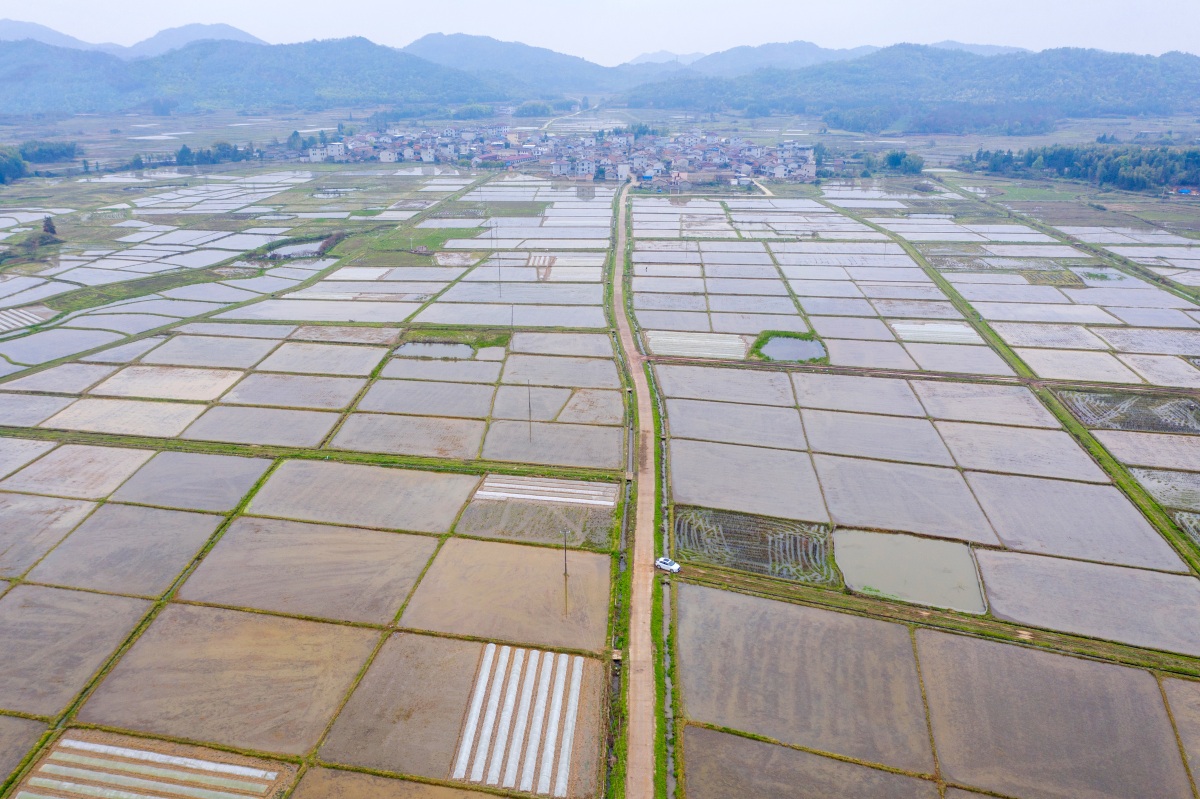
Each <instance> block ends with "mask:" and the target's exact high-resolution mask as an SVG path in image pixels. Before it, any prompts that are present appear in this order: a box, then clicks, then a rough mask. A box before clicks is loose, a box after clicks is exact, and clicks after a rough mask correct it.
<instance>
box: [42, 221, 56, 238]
mask: <svg viewBox="0 0 1200 799" xmlns="http://www.w3.org/2000/svg"><path fill="white" fill-rule="evenodd" d="M42 232H43V233H45V234H46V235H48V236H57V235H58V228H56V227H55V226H54V220H53V219H51V218H50V217H46V218H45V219H43V220H42Z"/></svg>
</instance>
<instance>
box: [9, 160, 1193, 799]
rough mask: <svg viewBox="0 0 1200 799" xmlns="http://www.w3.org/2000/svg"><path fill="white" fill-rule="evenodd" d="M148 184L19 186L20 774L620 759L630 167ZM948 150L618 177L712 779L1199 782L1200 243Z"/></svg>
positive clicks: (680, 760)
mask: <svg viewBox="0 0 1200 799" xmlns="http://www.w3.org/2000/svg"><path fill="white" fill-rule="evenodd" d="M131 180H132V181H133V182H121V183H116V182H113V181H111V180H108V181H105V180H101V181H99V182H73V183H65V182H64V183H60V184H57V186H55V187H54V191H52V192H51V195H52V196H55V200H54V202H53V205H54V206H55V207H54V208H49V207H48V205H49V204H48V202H47V201H46V200H45V192H43V194H42V199H39V200H38V201H37V202H36V203H35V202H33V201H31V200H27V199H23V198H22V197H20V196H19V195H15V194H11V192H13V191H19V190H20V189H19V186H18V188H16V189H6V194H5V197H4V199H3V200H2V201H0V218H3V219H10V218H11V219H12V220H13V224H12V225H9V226H8V227H6V228H5V229H4V231H0V235H3V233H4V232H5V231H7V230H9V229H11V228H12V227H14V226H19V225H22V224H31V223H33V222H35V221H37V220H40V219H41V218H42V216H45V215H46V214H47V213H50V214H51V215H53V216H54V218H55V220H56V224H58V226H59V229H60V234H61V235H62V236H63V238H64V239H65V241H66V243H65V244H64V245H63V246H62V247H61V248H59V250H58V252H57V253H56V254H55V255H54V256H53V257H48V258H47V259H45V260H44V261H38V262H31V263H28V264H21V265H19V266H18V267H17V268H12V269H6V270H5V271H3V272H0V324H4V325H7V327H6V328H5V329H4V330H3V331H0V373H2V374H0V642H2V644H3V645H0V786H2V785H4V783H5V781H7V783H8V784H7V786H6V787H3V788H0V792H4V795H5V796H10V795H11V796H24V797H52V799H74V797H79V796H100V795H103V796H118V795H120V796H128V795H138V796H158V795H165V796H177V795H178V796H192V797H195V796H213V795H218V796H221V797H224V796H246V795H254V796H271V797H283V796H284V795H291V796H296V797H300V798H301V799H324V798H325V797H359V796H361V797H385V799H390V798H391V797H396V798H397V799H400V798H401V797H403V798H405V799H409V798H411V797H428V798H429V799H467V797H472V796H483V795H488V794H485V793H483V792H481V791H480V790H475V789H484V790H486V791H488V792H490V793H491V794H492V795H495V794H499V795H514V796H528V795H541V796H571V797H596V796H601V795H606V794H607V793H608V792H610V788H609V785H608V779H609V776H608V775H609V771H608V769H609V767H610V765H611V761H610V757H609V752H608V750H607V745H608V743H609V741H610V739H611V738H612V737H613V736H618V738H617V739H618V740H619V735H620V733H621V730H619V729H616V728H613V727H612V723H613V719H614V718H617V719H619V718H620V717H621V715H622V713H623V709H622V708H616V712H614V713H610V709H611V707H610V706H611V705H612V703H613V702H620V698H619V697H620V695H621V694H620V693H619V692H618V693H616V694H614V692H613V687H614V684H615V685H619V684H620V682H619V680H618V681H617V682H616V683H614V680H613V677H614V675H615V674H619V669H616V668H614V666H613V665H612V663H613V655H614V654H615V653H614V650H621V649H623V648H624V646H625V643H624V640H625V634H624V624H625V623H626V620H625V616H624V613H625V611H624V608H623V607H622V605H623V604H624V598H623V597H624V594H623V593H622V592H623V591H624V590H625V589H624V588H623V585H624V580H625V579H626V578H627V572H626V571H625V569H626V568H627V566H628V563H627V561H626V560H625V558H624V554H623V552H621V551H619V550H620V549H621V547H622V546H623V545H624V544H626V543H627V542H626V541H625V540H624V538H623V537H622V536H621V535H620V531H621V529H622V516H623V514H624V513H625V504H626V503H625V499H626V497H627V493H626V487H625V483H624V482H623V481H622V478H623V477H625V473H626V470H627V469H630V468H632V467H631V466H630V463H631V454H632V451H633V450H632V446H633V445H634V444H635V442H632V441H631V440H630V434H629V427H630V423H631V419H632V418H633V411H634V408H632V407H631V404H630V400H629V399H628V397H627V394H628V391H627V385H628V376H627V374H626V373H625V366H624V363H625V358H623V357H622V356H621V353H620V352H619V351H618V350H617V349H616V348H615V337H614V336H613V331H612V327H613V325H614V321H615V320H616V319H617V318H618V317H617V315H618V314H622V313H625V309H623V308H619V307H613V306H612V305H611V303H609V302H608V300H607V297H608V296H609V292H608V290H607V289H608V287H607V286H606V281H608V280H610V279H611V277H612V272H610V271H609V269H610V264H611V263H612V262H613V260H614V252H613V249H614V244H615V241H616V239H615V237H614V223H615V222H616V214H615V204H614V203H615V198H616V189H615V188H614V185H613V184H596V185H592V184H580V183H569V182H559V181H550V180H547V179H544V178H542V177H537V176H533V175H521V174H515V173H506V174H501V175H487V174H472V173H467V172H464V171H462V170H458V169H454V168H450V167H442V166H422V167H414V166H404V165H397V166H395V167H392V166H385V165H375V166H366V167H364V166H363V165H356V166H354V167H335V166H326V165H312V166H311V168H309V169H306V170H305V171H283V170H280V169H277V168H276V169H251V170H238V171H235V172H231V173H230V174H226V175H207V176H198V175H192V174H180V173H173V172H172V173H146V174H144V175H140V176H137V177H133V178H131ZM911 183H912V181H909V184H911ZM956 186H957V184H956V183H955V181H954V180H952V179H947V180H946V183H945V185H942V186H939V187H936V188H935V189H934V190H933V191H932V192H930V191H925V190H914V189H912V187H911V185H908V184H906V185H904V186H901V185H892V184H890V183H887V182H882V183H879V184H874V183H872V184H863V185H859V186H848V185H846V186H844V185H825V186H823V187H821V190H820V191H819V192H818V191H816V190H812V191H809V190H807V188H806V189H805V192H806V194H807V196H804V197H798V196H791V197H788V196H762V195H757V196H747V195H741V196H736V197H735V196H730V197H714V196H696V197H645V196H637V197H635V198H634V199H633V200H631V201H630V204H629V218H630V219H631V221H632V230H633V241H632V244H631V247H630V253H631V257H630V259H629V263H627V264H625V270H626V271H625V280H626V283H625V286H626V296H627V297H628V301H629V318H630V319H631V321H632V322H633V323H634V325H635V330H636V331H637V332H638V333H640V334H641V335H640V339H639V340H640V343H641V344H642V345H643V346H644V348H645V351H644V357H645V359H646V361H647V362H648V363H649V366H650V374H651V375H652V377H653V381H654V382H653V388H654V390H655V392H656V393H657V397H656V401H657V402H659V403H660V411H661V424H662V429H661V432H662V434H663V447H662V453H663V459H662V461H661V464H660V466H661V468H662V470H663V476H664V477H665V479H666V482H665V493H664V496H663V501H664V502H665V503H666V522H667V532H668V534H669V543H670V550H669V554H672V555H674V556H675V557H677V558H678V559H679V560H680V561H681V562H682V563H683V564H684V569H683V572H682V574H681V575H680V576H679V577H677V578H673V580H672V581H673V583H674V586H673V587H672V588H671V589H669V590H670V595H671V600H672V601H671V608H672V610H671V613H669V614H668V615H667V622H668V624H669V625H670V626H671V632H672V633H673V635H674V637H673V638H672V639H671V641H672V648H671V649H670V650H669V652H670V654H671V660H670V663H669V667H668V669H667V670H666V673H667V674H668V675H669V676H670V680H671V684H672V690H673V692H674V693H673V696H674V698H675V700H676V701H677V703H678V704H677V707H676V710H677V713H676V715H675V717H674V721H673V723H674V729H673V737H672V739H671V746H672V751H673V755H674V759H673V761H672V762H673V764H674V765H675V769H676V773H675V775H674V776H675V777H676V778H677V784H675V786H674V788H675V792H676V793H675V795H676V796H679V797H682V796H685V795H686V796H696V797H710V796H711V797H725V796H729V795H731V794H734V793H739V794H745V795H746V796H748V797H759V796H761V797H774V796H781V795H789V796H792V795H794V796H812V797H826V796H830V795H842V794H846V795H851V794H852V795H855V796H862V797H930V798H931V799H933V797H939V796H945V797H956V798H957V799H965V798H968V797H972V796H982V795H989V796H1003V797H1010V798H1012V797H1016V798H1017V799H1030V798H1035V799H1040V798H1041V797H1062V796H1088V797H1127V796H1137V795H1155V796H1159V795H1161V796H1164V797H1166V796H1171V797H1173V796H1189V795H1191V793H1190V792H1191V791H1192V788H1191V785H1192V783H1191V782H1190V781H1189V780H1192V779H1194V769H1195V767H1196V762H1197V761H1196V758H1200V689H1198V688H1197V685H1200V683H1197V682H1196V681H1195V680H1194V679H1192V677H1194V676H1195V675H1197V674H1200V625H1198V624H1197V622H1196V619H1197V618H1200V612H1198V611H1200V583H1197V578H1196V573H1197V572H1196V564H1197V563H1200V558H1198V557H1197V552H1198V551H1200V550H1198V547H1200V499H1198V498H1197V497H1198V496H1200V479H1196V478H1197V476H1198V475H1200V469H1198V467H1197V466H1196V464H1197V463H1200V447H1197V446H1196V442H1198V441H1200V421H1198V417H1197V416H1196V412H1197V408H1198V407H1200V406H1198V405H1197V403H1196V400H1197V397H1196V393H1195V392H1196V389H1197V388H1198V387H1200V386H1198V385H1197V382H1196V375H1200V344H1198V343H1197V341H1196V340H1195V336H1196V335H1197V333H1196V331H1200V305H1197V304H1196V303H1195V302H1194V298H1193V297H1192V295H1189V294H1188V290H1189V288H1188V287H1189V286H1192V285H1194V283H1192V282H1189V281H1191V276H1192V273H1193V272H1195V273H1197V274H1200V271H1198V270H1195V269H1194V267H1195V265H1196V264H1197V263H1200V258H1194V257H1193V244H1194V243H1195V242H1196V241H1197V240H1196V239H1195V238H1193V237H1191V236H1190V235H1188V229H1185V228H1184V227H1181V226H1178V225H1176V226H1174V227H1172V226H1171V225H1165V224H1163V225H1154V224H1151V223H1150V222H1149V221H1146V220H1142V221H1138V222H1128V221H1122V220H1121V219H1119V218H1117V216H1118V215H1117V214H1115V213H1108V212H1105V213H1103V214H1101V213H1100V212H1097V211H1094V209H1090V207H1089V206H1086V205H1081V206H1080V208H1081V209H1089V210H1087V211H1086V213H1085V212H1084V210H1080V211H1079V213H1078V214H1076V215H1073V216H1072V215H1063V216H1059V217H1055V218H1051V219H1047V218H1043V216H1037V215H1033V216H1032V217H1028V218H1027V217H1022V216H1017V217H1015V218H1010V217H1009V216H1008V215H1007V214H1008V212H1007V210H1005V209H1002V208H998V207H996V206H993V205H988V204H986V203H985V201H984V200H983V199H980V197H982V196H983V195H976V194H975V193H973V192H967V193H965V194H958V193H955V191H954V189H955V187H956ZM778 188H779V189H780V195H783V194H784V193H785V189H787V187H778ZM58 195H61V196H58ZM987 196H988V197H991V196H992V194H991V192H990V190H989V193H988V194H987ZM20 214H24V215H25V216H19V215H20ZM31 214H32V215H36V219H35V218H34V217H33V216H30V215H31ZM1089 214H1091V216H1089ZM26 217H28V219H26ZM0 221H2V220H0ZM1047 221H1049V223H1050V224H1051V227H1047V226H1046V223H1047ZM5 224H6V223H5ZM339 231H340V232H344V233H345V234H346V237H345V238H344V239H343V238H341V237H337V238H335V239H333V240H330V236H332V235H333V234H334V233H337V232H339ZM327 240H328V241H329V246H328V247H322V246H321V242H323V241H327ZM0 246H3V245H2V244H0ZM270 248H281V252H279V253H277V255H278V256H280V257H277V258H268V257H265V256H266V255H267V250H268V249H270ZM1196 252H1200V250H1197V251H1196ZM617 263H618V264H620V263H621V262H620V261H619V260H618V261H617ZM1139 269H1140V270H1144V271H1139ZM1156 278H1158V279H1162V280H1165V281H1166V282H1156ZM158 280H162V281H164V282H154V281H158ZM141 281H145V282H141ZM780 334H783V335H780ZM787 336H790V337H791V338H789V337H787ZM772 337H774V338H772ZM781 343H782V344H787V345H791V346H794V347H799V346H801V345H803V347H805V348H811V351H812V352H816V353H820V352H823V353H825V357H824V358H821V357H819V356H818V357H817V359H816V360H812V359H809V361H810V362H808V363H800V361H803V360H805V359H802V358H794V359H793V358H791V357H790V351H789V352H785V353H783V355H785V356H789V357H786V358H781V359H780V360H779V361H778V362H776V363H762V362H758V363H756V361H761V360H763V358H762V357H760V355H759V353H763V355H764V356H765V358H767V359H771V358H772V352H775V350H776V349H777V345H779V344H781ZM772 344H774V345H776V346H772ZM817 348H820V349H819V350H818V349H817ZM806 351H808V350H806ZM634 368H641V365H640V364H635V365H634ZM642 412H643V413H648V412H649V411H648V410H647V409H642ZM639 489H640V490H652V488H651V487H648V486H640V487H639ZM630 529H631V530H632V529H633V526H632V522H630ZM735 587H737V588H739V590H733V589H734V588H735ZM741 590H750V591H757V592H758V593H759V594H761V595H769V596H774V597H776V599H766V598H762V596H752V595H751V594H750V593H741V592H740V591H741ZM781 599H799V600H802V601H803V602H804V603H805V604H793V603H791V602H787V601H780V600H781ZM846 603H850V604H849V605H847V604H846ZM847 607H851V608H852V609H853V610H854V612H853V613H847V612H844V611H845V609H846V608H847ZM618 608H619V609H620V610H619V612H614V609H618ZM1049 635H1054V636H1057V637H1056V638H1054V639H1053V640H1055V641H1057V642H1058V643H1057V644H1055V648H1054V650H1053V651H1051V650H1048V649H1046V648H1044V646H1034V644H1044V641H1045V640H1046V636H1049ZM997 637H999V638H1000V639H1002V640H996V638H997ZM1072 652H1076V653H1078V652H1084V653H1086V654H1088V655H1089V657H1088V658H1087V659H1083V658H1080V657H1076V656H1072V654H1071V653H1072ZM660 723H662V724H665V723H666V719H662V720H660ZM622 754H623V753H621V752H619V751H618V752H616V753H615V756H616V757H618V758H619V757H621V756H622ZM367 772H370V773H367ZM616 773H619V772H616ZM1189 774H1190V775H1192V776H1189ZM1147 786H1153V787H1152V788H1148V787H1147Z"/></svg>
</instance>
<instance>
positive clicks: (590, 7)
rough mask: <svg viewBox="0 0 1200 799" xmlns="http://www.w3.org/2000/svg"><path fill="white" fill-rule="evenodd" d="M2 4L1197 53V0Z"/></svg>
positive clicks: (128, 25)
mask: <svg viewBox="0 0 1200 799" xmlns="http://www.w3.org/2000/svg"><path fill="white" fill-rule="evenodd" d="M0 17H9V18H13V19H24V20H28V21H30V22H40V23H41V24H43V25H49V26H50V27H52V28H55V29H57V30H60V31H62V32H64V33H69V34H71V35H72V36H77V37H78V38H80V39H84V40H86V41H93V42H96V41H107V42H116V43H118V44H126V45H127V44H133V43H134V42H136V41H139V40H141V39H144V38H146V37H148V36H151V35H153V34H154V33H156V32H157V31H159V30H161V29H162V28H168V27H174V26H177V25H183V24H186V23H189V22H226V23H228V24H230V25H234V26H236V27H239V28H242V29H243V30H245V31H248V32H250V33H252V34H254V35H255V36H258V37H259V38H261V39H265V40H266V41H269V42H272V43H284V42H297V41H306V40H309V39H328V38H337V37H343V36H366V37H367V38H369V39H371V40H373V41H375V42H378V43H380V44H387V45H393V46H397V47H401V46H403V45H405V44H408V43H409V42H411V41H412V40H414V39H417V38H419V37H421V36H423V35H425V34H426V33H432V32H437V31H440V32H444V33H475V34H485V35H489V36H494V37H496V38H498V39H506V40H516V41H523V42H525V43H526V44H533V45H539V46H542V47H550V48H553V49H555V50H559V51H560V52H566V53H572V54H574V55H580V56H583V57H584V58H588V59H591V60H593V61H597V62H599V63H602V64H617V63H621V62H623V61H626V60H628V59H630V58H633V57H634V56H636V55H638V54H639V53H643V52H647V51H656V50H671V51H673V52H680V53H683V52H714V51H716V50H724V49H728V48H730V47H735V46H737V45H741V44H763V43H765V42H779V41H791V40H795V39H805V40H808V41H813V42H816V43H817V44H820V45H822V46H824V47H854V46H857V45H862V44H874V45H887V44H894V43H896V42H902V41H903V42H923V43H930V42H937V41H941V40H943V39H957V40H958V41H965V42H972V43H979V44H1006V45H1016V46H1019V47H1027V48H1030V49H1037V50H1040V49H1044V48H1048V47H1068V46H1070V47H1098V48H1101V49H1105V50H1119V51H1128V52H1139V53H1154V54H1159V53H1164V52H1167V51H1169V50H1185V51H1188V52H1195V53H1200V0H1157V2H1154V3H1147V4H1145V5H1143V3H1140V2H1135V1H1133V0H817V1H816V2H814V1H813V0H737V2H729V0H514V1H513V2H507V3H501V2H494V0H493V1H491V2H486V1H485V0H439V2H426V1H425V0H421V1H420V2H418V0H355V1H354V2H351V3H346V4H344V5H340V4H338V3H331V2H329V0H319V2H318V0H193V1H192V2H186V1H185V2H163V0H104V2H93V1H92V0H39V2H37V3H17V2H16V0H0Z"/></svg>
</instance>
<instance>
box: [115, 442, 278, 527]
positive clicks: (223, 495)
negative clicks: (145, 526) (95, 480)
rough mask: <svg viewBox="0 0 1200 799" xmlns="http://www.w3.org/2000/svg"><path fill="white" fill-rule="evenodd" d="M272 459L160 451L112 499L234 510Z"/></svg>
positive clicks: (192, 507) (143, 503)
mask: <svg viewBox="0 0 1200 799" xmlns="http://www.w3.org/2000/svg"><path fill="white" fill-rule="evenodd" d="M270 466H271V462H270V461H268V460H266V459H264V458H236V457H233V456H230V455H208V454H203V453H192V452H160V453H158V454H157V455H155V456H154V457H153V458H151V459H150V460H149V461H147V463H146V465H145V466H143V467H142V468H140V469H138V471H137V472H135V473H134V475H133V476H132V477H130V478H129V480H127V481H126V482H125V484H124V485H122V486H121V487H120V488H119V489H117V491H116V493H115V494H113V499H114V500H118V501H121V502H130V503H134V504H137V505H156V506H159V507H164V508H177V509H180V510H198V511H214V512H220V513H225V512H228V511H231V510H233V509H234V508H235V507H236V506H237V504H238V503H239V502H240V501H241V499H242V497H244V496H245V495H246V494H247V493H249V491H250V489H251V488H253V487H254V485H255V484H256V483H257V482H258V480H259V478H261V477H262V476H263V475H264V474H266V472H267V469H268V468H270Z"/></svg>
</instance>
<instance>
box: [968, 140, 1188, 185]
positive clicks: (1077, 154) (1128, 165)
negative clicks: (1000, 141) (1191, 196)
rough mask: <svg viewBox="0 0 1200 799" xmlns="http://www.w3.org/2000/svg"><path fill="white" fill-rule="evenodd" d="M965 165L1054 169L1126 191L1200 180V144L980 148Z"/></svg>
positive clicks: (1004, 171) (1041, 172) (1002, 171)
mask: <svg viewBox="0 0 1200 799" xmlns="http://www.w3.org/2000/svg"><path fill="white" fill-rule="evenodd" d="M964 166H965V168H967V169H971V170H976V171H981V172H991V173H993V174H999V175H1010V176H1046V175H1053V176H1057V177H1064V178H1072V179H1075V180H1084V181H1087V182H1089V183H1094V184H1096V185H1098V186H1111V187H1113V188H1117V189H1124V190H1127V191H1143V190H1146V189H1156V188H1162V187H1165V186H1200V147H1140V146H1137V145H1125V146H1118V147H1114V146H1110V145H1102V144H1093V145H1082V146H1068V145H1052V146H1049V147H1032V148H1030V149H1028V150H1019V151H1017V152H1015V153H1014V152H1013V151H1012V150H1008V151H1003V150H996V151H992V150H984V149H982V148H981V149H980V150H979V151H978V152H976V153H975V155H974V157H973V158H969V159H967V160H966V162H965V164H964Z"/></svg>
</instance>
